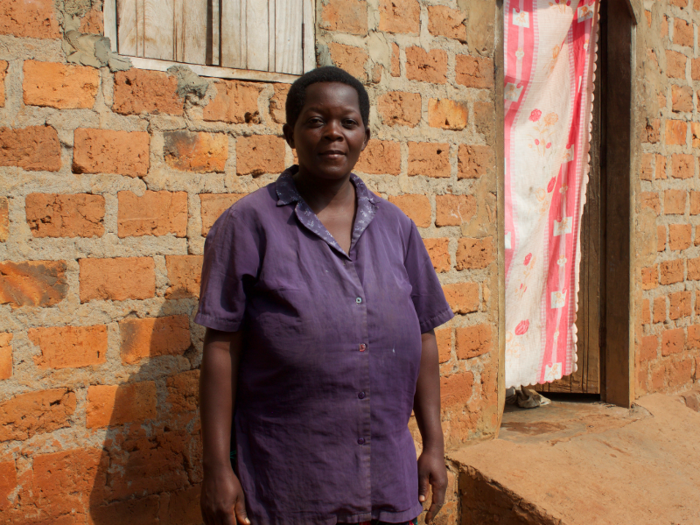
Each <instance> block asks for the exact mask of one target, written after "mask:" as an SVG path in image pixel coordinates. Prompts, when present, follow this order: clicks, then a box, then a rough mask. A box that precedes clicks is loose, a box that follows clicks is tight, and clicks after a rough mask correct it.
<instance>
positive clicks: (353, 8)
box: [319, 0, 367, 35]
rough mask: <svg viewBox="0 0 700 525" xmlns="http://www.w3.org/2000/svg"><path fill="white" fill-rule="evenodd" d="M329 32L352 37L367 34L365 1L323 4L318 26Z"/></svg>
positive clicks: (337, 1)
mask: <svg viewBox="0 0 700 525" xmlns="http://www.w3.org/2000/svg"><path fill="white" fill-rule="evenodd" d="M319 25H320V26H321V27H322V28H323V29H327V30H329V31H340V32H341V33H350V34H353V35H366V34H367V2H366V1H365V0H329V1H328V3H326V4H323V10H322V11H321V20H320V24H319Z"/></svg>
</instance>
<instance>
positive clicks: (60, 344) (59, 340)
mask: <svg viewBox="0 0 700 525" xmlns="http://www.w3.org/2000/svg"><path fill="white" fill-rule="evenodd" d="M27 336H28V337H29V339H30V340H31V342H32V343H34V345H35V346H38V347H39V348H40V349H41V355H40V356H37V357H34V363H35V364H36V366H37V367H39V368H44V369H45V368H81V367H85V366H91V365H101V364H102V363H104V362H105V358H106V356H107V327H106V326H104V325H97V326H56V327H51V328H30V329H29V331H28V332H27Z"/></svg>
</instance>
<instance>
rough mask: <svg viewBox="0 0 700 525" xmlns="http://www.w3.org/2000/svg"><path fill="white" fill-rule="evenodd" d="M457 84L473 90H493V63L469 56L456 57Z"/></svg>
mask: <svg viewBox="0 0 700 525" xmlns="http://www.w3.org/2000/svg"><path fill="white" fill-rule="evenodd" d="M455 58H456V61H457V62H456V64H455V72H456V73H457V83H458V84H462V85H463V86H467V87H471V88H482V89H488V88H492V87H493V85H494V80H493V78H494V73H493V61H492V60H491V59H489V58H479V57H473V56H469V55H456V57H455Z"/></svg>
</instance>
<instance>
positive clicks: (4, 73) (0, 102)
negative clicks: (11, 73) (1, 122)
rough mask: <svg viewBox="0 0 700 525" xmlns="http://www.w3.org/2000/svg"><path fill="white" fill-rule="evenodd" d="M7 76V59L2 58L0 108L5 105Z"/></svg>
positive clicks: (0, 68)
mask: <svg viewBox="0 0 700 525" xmlns="http://www.w3.org/2000/svg"><path fill="white" fill-rule="evenodd" d="M6 76H7V61H6V60H0V108H4V107H5V77H6Z"/></svg>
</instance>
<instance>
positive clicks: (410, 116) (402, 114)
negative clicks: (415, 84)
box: [377, 91, 421, 128]
mask: <svg viewBox="0 0 700 525" xmlns="http://www.w3.org/2000/svg"><path fill="white" fill-rule="evenodd" d="M377 112H378V113H379V114H380V115H381V116H382V121H383V122H384V124H386V125H387V126H410V127H412V128H413V127H415V126H416V125H418V124H419V123H420V119H421V97H420V95H419V94H418V93H406V92H404V91H390V92H389V93H385V94H384V95H382V96H380V97H379V98H378V99H377Z"/></svg>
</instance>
